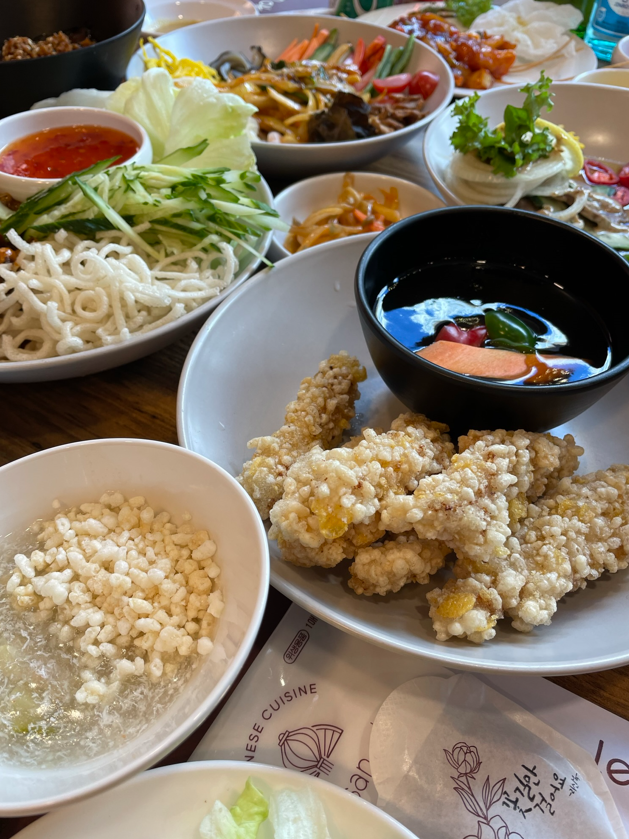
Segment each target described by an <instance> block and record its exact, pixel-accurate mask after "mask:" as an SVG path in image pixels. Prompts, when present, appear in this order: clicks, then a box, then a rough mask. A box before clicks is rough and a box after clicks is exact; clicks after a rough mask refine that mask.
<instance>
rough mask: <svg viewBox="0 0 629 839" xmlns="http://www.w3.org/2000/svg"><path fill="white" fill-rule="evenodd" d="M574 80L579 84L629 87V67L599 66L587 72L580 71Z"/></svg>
mask: <svg viewBox="0 0 629 839" xmlns="http://www.w3.org/2000/svg"><path fill="white" fill-rule="evenodd" d="M627 60H628V61H629V59H627ZM574 81H575V82H580V83H581V84H604V85H607V86H608V87H629V69H625V68H622V67H618V68H614V67H600V68H599V69H598V70H590V72H589V73H581V75H579V76H577V77H576V79H575V80H574Z"/></svg>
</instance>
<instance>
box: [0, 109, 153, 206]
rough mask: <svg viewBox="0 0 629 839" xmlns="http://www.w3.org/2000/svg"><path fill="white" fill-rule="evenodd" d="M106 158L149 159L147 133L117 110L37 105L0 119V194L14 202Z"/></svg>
mask: <svg viewBox="0 0 629 839" xmlns="http://www.w3.org/2000/svg"><path fill="white" fill-rule="evenodd" d="M110 158H117V160H116V163H117V164H121V163H140V164H147V163H151V161H152V158H153V150H152V148H151V141H150V140H149V137H148V134H147V133H146V131H145V130H144V129H143V128H142V126H141V125H138V123H137V122H135V121H134V120H132V119H129V117H126V116H123V115H122V114H116V113H113V112H111V111H105V110H101V109H99V108H79V107H67V108H41V109H39V110H35V111H24V112H23V113H20V114H14V115H13V116H10V117H6V118H5V119H3V120H0V193H3V194H8V195H10V196H11V197H12V198H14V199H16V200H17V201H25V200H26V199H27V198H30V196H31V195H35V193H37V192H40V191H41V190H42V189H48V187H51V186H54V184H55V183H57V182H58V181H59V180H61V179H62V178H65V177H67V176H68V175H71V174H72V173H74V172H80V171H81V170H83V169H86V168H87V167H88V166H92V165H93V164H94V163H98V162H99V161H102V160H108V159H110ZM112 165H115V164H112Z"/></svg>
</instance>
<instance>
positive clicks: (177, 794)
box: [18, 760, 416, 839]
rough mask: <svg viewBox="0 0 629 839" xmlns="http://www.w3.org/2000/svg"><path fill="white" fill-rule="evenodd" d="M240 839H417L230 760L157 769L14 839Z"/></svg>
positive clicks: (379, 817)
mask: <svg viewBox="0 0 629 839" xmlns="http://www.w3.org/2000/svg"><path fill="white" fill-rule="evenodd" d="M239 827H240V829H238V828H239ZM245 831H246V833H245ZM237 835H238V836H245V835H246V836H247V837H249V839H274V837H275V839H279V837H285V839H288V837H290V839H416V837H415V834H414V833H411V832H410V831H409V830H407V829H406V828H405V827H403V826H402V825H401V824H400V823H399V822H397V821H395V820H394V819H392V818H391V816H388V815H387V814H386V813H384V812H383V811H382V810H380V809H378V808H377V807H375V806H374V805H373V804H369V803H368V802H367V801H363V800H361V798H360V797H358V796H355V795H351V794H350V793H349V792H346V790H344V789H340V788H339V787H338V786H336V785H334V784H331V783H329V782H328V781H324V780H322V779H320V778H315V777H312V776H311V775H307V774H305V773H301V772H295V771H293V770H289V769H284V768H281V767H280V768H278V767H276V766H265V765H264V764H259V763H255V764H247V763H242V762H237V761H227V760H212V761H194V762H192V763H183V764H177V765H175V766H165V767H162V768H160V769H154V770H153V771H151V772H146V773H144V774H143V775H141V776H140V777H138V778H134V779H133V780H132V781H130V782H129V783H127V784H123V785H122V786H120V787H118V788H117V789H115V790H110V791H109V792H106V793H104V794H102V795H99V796H98V797H96V798H92V799H91V800H90V801H86V802H85V803H80V804H73V805H71V806H69V807H66V808H64V809H63V810H61V811H60V812H57V813H51V814H49V815H47V816H44V817H43V818H42V819H39V820H38V821H36V822H35V823H34V824H31V825H29V826H28V827H26V828H25V829H24V830H23V831H21V832H20V833H19V834H18V837H19V839H83V837H85V836H89V837H90V839H118V837H119V836H138V837H141V839H146V837H149V836H150V837H151V838H152V839H198V837H201V839H215V838H216V837H219V836H221V837H226V836H237Z"/></svg>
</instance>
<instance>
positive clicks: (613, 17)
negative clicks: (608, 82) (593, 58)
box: [585, 0, 629, 61]
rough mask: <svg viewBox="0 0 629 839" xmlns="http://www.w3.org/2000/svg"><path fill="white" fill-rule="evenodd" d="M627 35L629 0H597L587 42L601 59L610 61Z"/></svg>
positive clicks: (586, 34)
mask: <svg viewBox="0 0 629 839" xmlns="http://www.w3.org/2000/svg"><path fill="white" fill-rule="evenodd" d="M625 35H629V0H596V3H595V4H594V9H593V10H592V16H591V17H590V21H589V23H588V27H587V31H586V33H585V42H586V43H587V44H589V45H590V46H591V47H592V49H593V50H594V52H595V53H596V55H597V56H598V57H599V58H600V59H602V60H603V61H609V60H610V59H611V57H612V53H613V51H614V47H615V46H616V44H617V43H618V41H620V39H621V38H624V36H625Z"/></svg>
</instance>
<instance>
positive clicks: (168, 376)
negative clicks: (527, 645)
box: [0, 133, 629, 839]
mask: <svg viewBox="0 0 629 839" xmlns="http://www.w3.org/2000/svg"><path fill="white" fill-rule="evenodd" d="M422 143H423V133H422V134H420V136H419V137H418V138H417V139H416V140H414V141H413V142H412V143H411V144H410V145H409V146H406V147H405V148H404V149H402V150H401V151H400V152H398V153H396V154H395V155H391V156H389V157H387V158H384V159H383V160H380V161H378V162H377V163H375V164H372V165H371V166H369V167H366V168H368V169H370V170H371V171H374V172H385V173H388V174H390V175H396V176H398V177H402V178H406V179H408V180H412V181H415V182H416V183H418V184H420V185H422V186H424V187H426V188H427V189H432V183H431V181H430V176H429V175H428V172H427V171H426V168H425V166H424V163H423V159H422ZM284 185H285V184H282V183H280V182H274V183H272V187H273V189H274V192H277V191H278V190H279V189H282V188H283V186H284ZM193 339H194V333H191V334H189V335H187V336H186V337H185V338H183V339H182V340H180V341H178V342H177V343H176V344H173V345H172V346H170V347H167V348H166V349H164V350H161V351H160V352H158V353H155V354H154V355H151V356H148V357H147V358H145V359H141V360H140V361H136V362H134V363H132V364H127V365H126V366H124V367H119V368H117V369H115V370H109V371H106V372H104V373H98V374H96V375H93V376H86V377H85V378H82V379H71V380H68V381H60V382H50V383H47V384H23V385H0V465H2V464H4V463H8V462H9V461H12V460H15V459H16V458H19V457H23V456H25V455H28V454H31V453H33V452H37V451H41V450H42V449H47V448H50V447H51V446H59V445H61V444H63V443H72V442H75V441H78V440H92V439H95V438H101V437H145V438H149V439H153V440H162V441H164V442H166V443H177V442H178V441H177V425H176V409H177V386H178V383H179V376H180V373H181V368H182V366H183V363H184V361H185V358H186V354H187V352H188V349H189V347H190V344H191V343H192V341H193ZM289 605H290V603H289V601H288V600H287V599H286V598H285V597H284V596H283V595H281V594H279V593H278V592H276V591H275V590H274V589H271V590H270V595H269V602H268V605H267V608H266V612H265V616H264V620H263V624H262V627H261V629H260V632H259V634H258V637H257V639H256V642H255V645H254V649H253V651H252V653H251V656H250V657H249V660H248V662H247V665H246V667H248V666H249V664H250V663H251V661H253V658H255V656H256V655H257V653H258V652H259V651H260V650H261V649H262V648H263V647H264V645H265V643H266V641H267V639H268V638H269V636H270V634H271V632H272V631H273V629H274V628H275V627H276V626H277V624H278V623H279V621H280V620H281V618H282V617H283V615H284V613H285V612H286V609H287V608H288V606H289ZM246 667H245V669H244V670H243V673H244V672H245V670H246ZM552 681H554V682H555V683H556V684H558V685H561V686H562V687H564V688H566V689H567V690H569V691H572V692H573V693H576V694H578V695H579V696H581V697H583V698H584V699H588V700H590V701H591V702H594V703H595V704H597V705H600V706H601V707H603V708H605V709H607V710H608V711H612V712H613V713H615V714H618V715H619V716H621V717H624V718H625V719H627V720H629V667H622V668H619V669H616V670H607V671H604V672H601V673H592V674H586V675H581V676H564V677H560V678H556V679H552ZM218 710H220V709H217V711H216V712H215V713H214V714H212V716H211V717H210V718H208V720H206V722H205V723H204V724H203V725H202V726H200V727H199V728H198V729H197V731H196V732H194V733H193V734H192V735H191V736H190V737H189V738H188V739H187V740H186V741H185V742H184V743H182V744H181V746H179V747H178V748H177V749H176V750H175V751H173V752H172V753H171V754H170V755H169V756H168V757H167V758H165V759H164V760H163V761H162V763H161V765H165V764H170V763H180V762H182V761H185V760H187V759H188V758H189V756H190V755H191V753H192V752H193V750H194V749H195V747H196V745H197V744H198V743H199V741H200V740H201V738H202V736H203V734H204V733H205V731H206V730H207V729H208V727H209V726H210V724H211V722H212V720H213V719H214V717H215V716H216V714H217V713H218ZM31 821H33V819H32V818H21V819H0V839H8V837H9V836H13V835H14V834H15V833H16V832H17V831H18V830H20V829H21V828H22V827H25V826H26V825H27V824H28V823H29V822H31Z"/></svg>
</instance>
